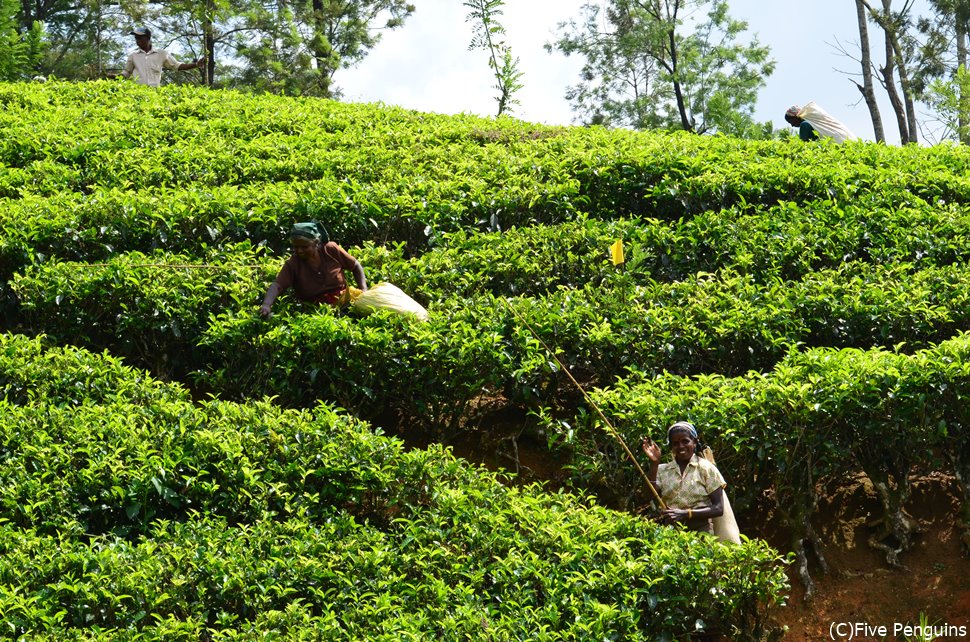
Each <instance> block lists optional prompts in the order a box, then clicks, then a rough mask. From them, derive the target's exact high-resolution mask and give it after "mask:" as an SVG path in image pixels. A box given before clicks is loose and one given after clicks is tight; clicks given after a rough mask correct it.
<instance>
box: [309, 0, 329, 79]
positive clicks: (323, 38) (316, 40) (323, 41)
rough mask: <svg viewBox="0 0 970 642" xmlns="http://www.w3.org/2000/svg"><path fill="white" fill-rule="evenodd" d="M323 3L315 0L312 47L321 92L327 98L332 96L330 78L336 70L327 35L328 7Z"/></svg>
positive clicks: (321, 0) (320, 0) (322, 0)
mask: <svg viewBox="0 0 970 642" xmlns="http://www.w3.org/2000/svg"><path fill="white" fill-rule="evenodd" d="M323 5H324V0H313V20H314V25H313V26H314V33H313V37H312V38H311V40H310V49H311V50H312V51H313V58H314V60H315V61H316V63H317V73H318V74H319V75H320V78H319V80H318V85H319V87H320V92H321V94H322V95H323V96H324V97H325V98H330V96H331V94H330V79H331V77H332V76H333V72H334V69H333V54H334V51H333V46H332V45H331V44H330V39H329V38H328V37H327V30H328V22H327V17H326V11H327V8H326V7H324V6H323Z"/></svg>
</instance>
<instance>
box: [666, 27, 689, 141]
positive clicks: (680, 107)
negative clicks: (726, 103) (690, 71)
mask: <svg viewBox="0 0 970 642" xmlns="http://www.w3.org/2000/svg"><path fill="white" fill-rule="evenodd" d="M667 38H668V40H669V42H670V67H671V74H670V75H671V77H672V78H673V81H674V96H675V97H676V99H677V111H679V112H680V125H681V127H683V128H684V131H685V132H692V131H694V124H693V123H691V122H690V114H688V113H687V103H686V102H685V101H684V90H683V88H682V87H681V86H680V79H679V78H678V77H677V36H676V34H674V30H673V29H672V28H671V29H670V31H669V32H668V34H667Z"/></svg>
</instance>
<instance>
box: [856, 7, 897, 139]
mask: <svg viewBox="0 0 970 642" xmlns="http://www.w3.org/2000/svg"><path fill="white" fill-rule="evenodd" d="M857 2H862V4H863V6H865V8H866V9H867V10H868V11H869V15H870V16H871V17H872V19H873V20H874V21H875V22H876V24H878V25H879V26H880V27H882V32H883V40H884V41H885V44H886V64H885V65H884V66H882V67H880V68H879V73H880V75H881V76H882V85H883V87H884V88H885V89H886V94H887V95H888V96H889V102H890V104H892V106H893V112H894V113H895V114H896V125H897V126H898V127H899V142H900V143H901V144H903V145H905V144H906V143H909V142H910V138H909V125H908V123H907V120H906V107H905V106H904V104H903V101H902V99H901V98H900V97H899V92H898V91H896V55H895V53H894V51H895V50H894V48H893V43H892V30H893V29H894V27H893V25H892V24H890V22H889V15H888V7H889V5H890V4H891V3H892V0H882V2H883V7H884V8H886V11H887V14H886V15H885V16H883V15H881V14H880V13H879V12H878V11H876V10H875V9H873V8H872V6H871V5H870V4H869V3H868V2H867V1H866V0H857Z"/></svg>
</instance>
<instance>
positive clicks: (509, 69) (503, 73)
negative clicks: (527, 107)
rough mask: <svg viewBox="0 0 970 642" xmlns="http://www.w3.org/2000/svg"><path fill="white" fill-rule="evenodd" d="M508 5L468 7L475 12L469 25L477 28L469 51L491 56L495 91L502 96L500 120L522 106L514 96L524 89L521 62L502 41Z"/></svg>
mask: <svg viewBox="0 0 970 642" xmlns="http://www.w3.org/2000/svg"><path fill="white" fill-rule="evenodd" d="M504 4H505V3H504V2H503V0H468V1H467V2H465V6H466V7H468V8H469V9H471V11H469V13H468V17H467V18H466V19H465V21H466V22H471V23H472V25H473V26H472V30H473V31H472V41H471V44H470V45H469V46H468V48H469V49H484V50H486V51H488V53H489V58H488V66H489V67H490V68H491V69H492V73H493V74H494V75H495V88H496V89H497V90H498V92H499V95H498V97H497V98H496V100H497V102H498V114H497V115H499V116H501V115H502V114H504V113H506V112H507V111H511V106H512V105H517V104H519V101H518V100H516V99H515V98H514V94H515V92H517V91H518V90H519V89H522V83H521V82H519V80H520V79H521V78H522V72H520V71H519V59H518V58H513V57H512V50H511V48H510V47H509V46H508V45H507V44H505V41H504V40H502V37H503V36H504V35H505V28H504V27H503V26H502V25H501V24H500V23H499V21H498V16H500V15H502V5H504Z"/></svg>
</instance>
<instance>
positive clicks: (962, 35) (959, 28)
mask: <svg viewBox="0 0 970 642" xmlns="http://www.w3.org/2000/svg"><path fill="white" fill-rule="evenodd" d="M960 18H961V17H960V16H957V21H956V41H957V70H960V69H962V70H964V72H966V71H967V29H966V23H964V22H963V20H962V19H960ZM954 77H956V78H959V75H957V74H955V75H954ZM957 92H958V93H957V96H958V101H959V102H958V105H959V108H958V109H957V139H958V140H959V141H960V142H961V143H963V144H964V145H970V131H968V124H967V112H968V111H970V96H967V95H966V93H965V92H964V91H963V86H962V85H960V84H958V85H957Z"/></svg>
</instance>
